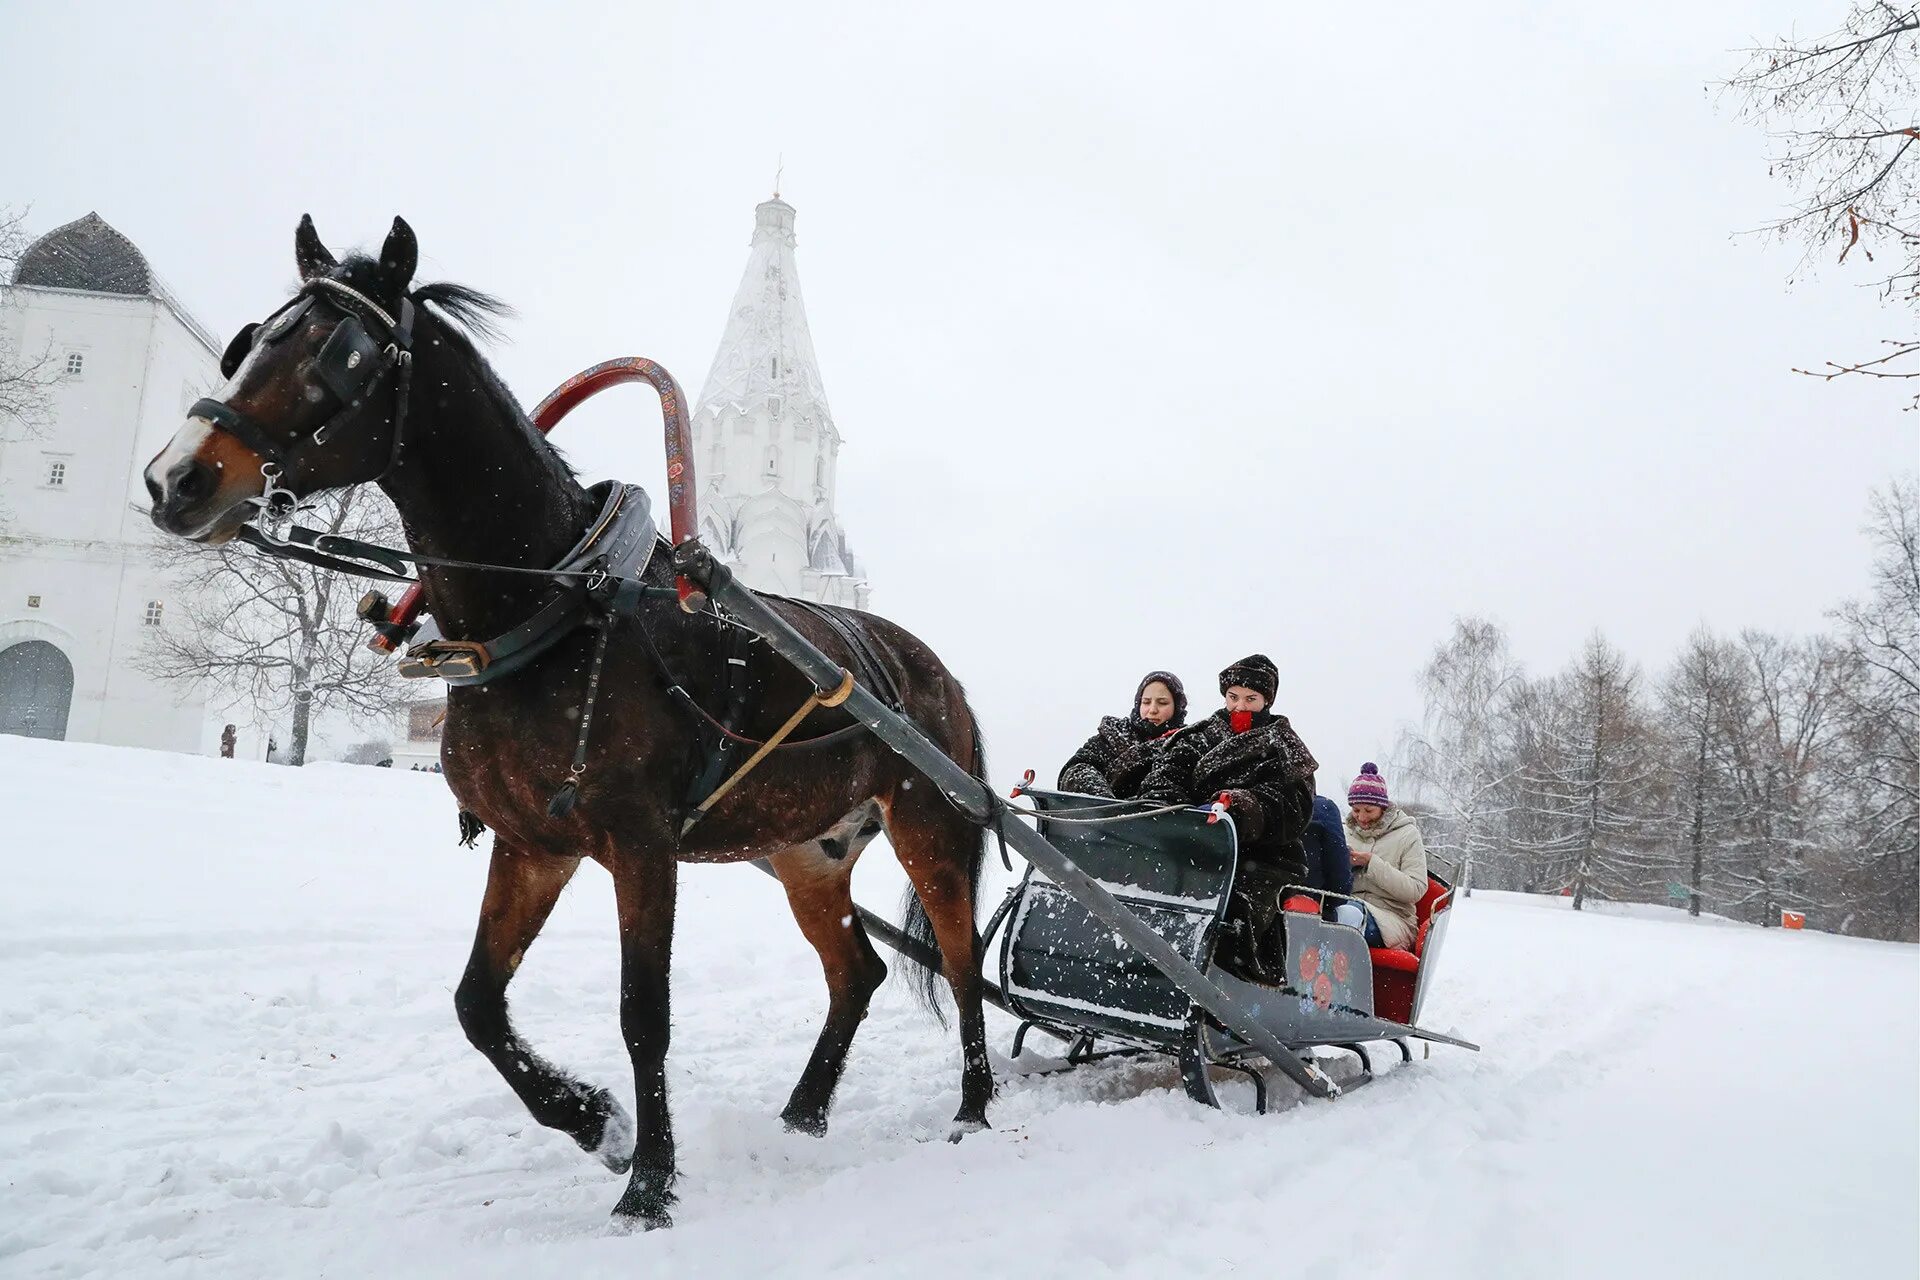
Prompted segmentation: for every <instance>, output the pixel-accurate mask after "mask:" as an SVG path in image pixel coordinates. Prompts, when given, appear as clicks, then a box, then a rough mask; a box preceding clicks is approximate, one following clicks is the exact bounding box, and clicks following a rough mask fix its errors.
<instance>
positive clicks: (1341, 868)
mask: <svg viewBox="0 0 1920 1280" xmlns="http://www.w3.org/2000/svg"><path fill="white" fill-rule="evenodd" d="M1301 843H1302V844H1304V845H1305V846H1306V849H1307V878H1306V879H1305V880H1304V881H1302V883H1303V884H1305V885H1306V887H1307V888H1309V889H1326V890H1329V891H1331V892H1333V893H1344V894H1349V895H1351V894H1352V893H1353V858H1352V855H1351V854H1350V853H1349V852H1348V851H1347V837H1346V833H1345V823H1344V821H1343V820H1342V819H1341V817H1340V806H1339V805H1337V804H1335V803H1334V802H1333V801H1331V800H1329V799H1327V798H1326V797H1325V796H1322V795H1316V796H1315V797H1314V798H1313V820H1312V821H1310V822H1309V823H1307V834H1306V835H1305V836H1304V837H1302V839H1301Z"/></svg>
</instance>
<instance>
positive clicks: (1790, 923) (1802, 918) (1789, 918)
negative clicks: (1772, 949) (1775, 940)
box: [1780, 909, 1807, 929]
mask: <svg viewBox="0 0 1920 1280" xmlns="http://www.w3.org/2000/svg"><path fill="white" fill-rule="evenodd" d="M1780 927H1781V928H1782V929H1804V928H1806V927H1807V913H1806V912H1804V911H1787V910H1785V909H1782V910H1781V912H1780Z"/></svg>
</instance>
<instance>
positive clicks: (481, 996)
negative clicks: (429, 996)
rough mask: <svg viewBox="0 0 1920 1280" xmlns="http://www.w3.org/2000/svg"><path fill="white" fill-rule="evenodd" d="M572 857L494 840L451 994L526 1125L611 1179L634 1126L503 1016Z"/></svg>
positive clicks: (629, 1149)
mask: <svg viewBox="0 0 1920 1280" xmlns="http://www.w3.org/2000/svg"><path fill="white" fill-rule="evenodd" d="M579 866H580V860H579V859H578V858H552V857H548V856H546V855H543V854H529V853H525V852H521V851H518V850H515V849H513V848H512V847H510V846H509V845H508V844H507V842H506V841H505V840H504V839H502V838H500V837H499V836H496V837H495V838H494V842H493V860H492V862H491V863H490V864H489V865H488V867H487V891H486V896H485V897H484V898H482V899H481V903H480V925H479V928H478V929H477V930H476V931H475V933H474V939H473V954H472V955H471V956H470V957H469V958H468V960H467V971H466V973H465V974H464V975H462V977H461V979H460V987H459V989H458V990H457V991H456V992H455V993H454V997H453V1002H454V1008H455V1009H456V1010H458V1012H459V1014H460V1026H461V1029H462V1030H464V1031H465V1032H466V1033H467V1039H468V1040H470V1041H471V1042H472V1043H473V1047H474V1048H476V1049H478V1050H480V1052H482V1053H484V1054H486V1055H487V1060H488V1061H489V1062H491V1063H493V1065H494V1068H495V1069H496V1070H497V1071H499V1072H500V1074H501V1075H502V1076H503V1077H505V1079H506V1082H507V1083H508V1084H509V1085H511V1086H512V1087H513V1091H514V1092H515V1093H517V1094H519V1095H520V1100H521V1101H522V1102H524V1103H526V1104H527V1110H528V1111H530V1112H532V1113H533V1118H534V1119H535V1120H538V1121H539V1122H540V1123H541V1124H544V1125H546V1126H547V1127H548V1128H550V1129H558V1130H560V1132H562V1133H564V1134H566V1135H567V1136H568V1137H570V1138H572V1139H573V1140H574V1141H575V1142H577V1143H579V1144H580V1145H581V1146H582V1147H583V1148H585V1149H586V1150H587V1151H590V1152H592V1153H593V1154H594V1155H595V1156H597V1157H599V1159H600V1161H601V1163H603V1164H605V1165H606V1166H607V1167H608V1168H609V1169H612V1170H613V1171H614V1172H615V1173H620V1172H623V1171H624V1170H625V1169H626V1168H627V1165H628V1163H629V1162H630V1161H631V1159H632V1157H633V1122H632V1121H631V1120H630V1119H628V1118H627V1114H626V1112H625V1111H624V1110H622V1109H621V1106H620V1104H619V1103H618V1102H617V1101H615V1100H614V1098H613V1095H612V1094H610V1093H608V1092H607V1091H606V1090H605V1089H596V1088H594V1087H592V1086H591V1085H587V1084H583V1083H581V1082H580V1081H578V1080H575V1079H573V1078H572V1077H571V1076H568V1075H567V1074H565V1073H564V1072H562V1071H560V1070H558V1069H556V1068H555V1067H553V1066H552V1065H551V1064H549V1063H548V1062H546V1061H545V1060H543V1059H542V1058H540V1057H539V1055H537V1054H535V1053H534V1052H533V1051H532V1050H530V1049H528V1048H527V1046H526V1044H525V1042H524V1041H522V1040H521V1039H520V1037H519V1035H517V1034H516V1033H515V1032H514V1029H513V1023H512V1021H511V1020H510V1019H509V1018H508V1017H507V983H509V982H511V981H512V980H513V974H514V970H516V969H518V968H519V967H520V961H521V958H522V957H523V956H525V954H526V950H527V948H528V947H529V946H531V945H532V943H533V940H534V938H535V937H537V936H539V933H540V930H541V928H542V926H544V925H545V924H546V922H547V916H548V915H549V914H551V913H552V911H553V904H554V903H555V902H556V901H558V900H559V897H560V891H561V890H562V889H564V888H566V887H567V881H569V880H571V879H572V878H573V873H574V872H575V871H576V870H578V869H579Z"/></svg>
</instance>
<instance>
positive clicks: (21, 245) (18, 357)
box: [0, 205, 59, 442]
mask: <svg viewBox="0 0 1920 1280" xmlns="http://www.w3.org/2000/svg"><path fill="white" fill-rule="evenodd" d="M30 243H31V239H30V237H29V236H28V235H27V230H26V213H25V212H24V211H22V210H18V209H14V208H11V207H9V206H7V205H0V280H4V281H5V282H7V283H8V284H11V283H12V280H13V270H14V267H15V266H16V265H17V264H18V263H19V261H20V255H21V254H23V253H25V252H26V249H27V245H28V244H30ZM0 301H4V302H11V294H9V295H8V296H7V297H6V298H4V299H0ZM58 379H59V373H58V371H57V369H56V366H55V364H54V359H53V348H52V347H51V346H47V347H43V348H41V349H40V350H37V351H36V350H30V349H28V348H27V347H25V346H24V345H23V344H21V343H20V342H18V341H17V340H16V339H15V338H14V336H13V334H12V329H11V326H9V325H8V324H7V323H6V322H5V319H4V318H0V442H5V441H7V440H19V439H24V438H27V437H30V436H34V435H37V434H39V432H40V431H41V430H42V429H44V428H45V426H46V424H47V422H48V420H49V419H50V418H51V416H52V406H53V397H52V394H51V391H52V387H53V384H54V383H55V382H56V381H58Z"/></svg>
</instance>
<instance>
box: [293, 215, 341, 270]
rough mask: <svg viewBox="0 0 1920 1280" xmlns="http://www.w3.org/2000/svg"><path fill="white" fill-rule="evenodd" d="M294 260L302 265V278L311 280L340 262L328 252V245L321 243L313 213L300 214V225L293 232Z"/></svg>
mask: <svg viewBox="0 0 1920 1280" xmlns="http://www.w3.org/2000/svg"><path fill="white" fill-rule="evenodd" d="M293 260H294V262H296V263H297V264H299V267H300V278H301V279H302V280H311V279H313V278H314V277H315V276H323V275H325V274H327V272H329V271H331V270H333V269H334V268H335V267H337V266H339V265H340V264H339V263H337V262H335V261H334V260H333V255H332V254H330V253H328V252H327V246H325V245H324V244H321V243H320V233H319V232H318V231H315V230H314V229H313V215H312V214H310V213H303V214H301V215H300V225H299V226H298V227H296V228H295V229H294V232H293Z"/></svg>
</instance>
